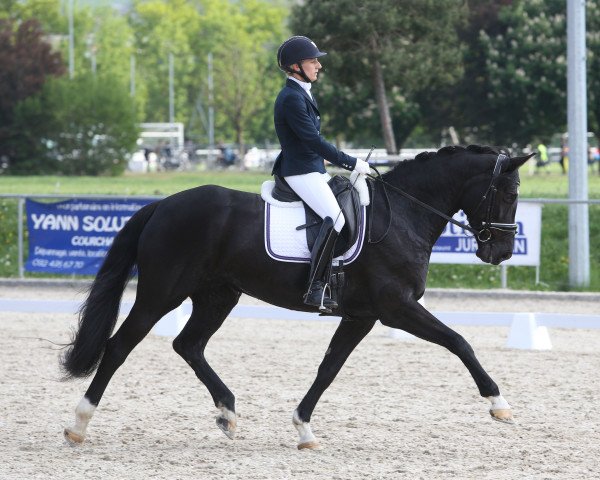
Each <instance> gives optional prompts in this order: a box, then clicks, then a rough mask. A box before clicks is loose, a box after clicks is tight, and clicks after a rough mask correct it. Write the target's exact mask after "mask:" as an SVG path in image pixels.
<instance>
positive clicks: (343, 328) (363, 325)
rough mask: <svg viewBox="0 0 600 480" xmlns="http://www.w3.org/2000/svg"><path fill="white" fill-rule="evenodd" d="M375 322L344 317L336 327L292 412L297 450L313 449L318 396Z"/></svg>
mask: <svg viewBox="0 0 600 480" xmlns="http://www.w3.org/2000/svg"><path fill="white" fill-rule="evenodd" d="M373 325H375V320H374V319H360V320H348V319H344V320H342V322H341V323H340V325H339V326H338V328H337V330H336V331H335V334H334V335H333V338H332V339H331V342H330V343H329V348H327V352H326V353H325V358H323V361H322V362H321V365H319V371H318V372H317V378H315V381H314V382H313V384H312V385H311V387H310V389H309V390H308V392H307V393H306V395H305V396H304V398H303V399H302V401H301V402H300V405H298V408H297V409H296V410H295V411H294V416H293V418H292V421H293V423H294V426H295V427H296V430H298V433H299V434H300V442H299V443H298V449H303V448H311V449H312V448H317V447H318V446H319V443H318V441H317V439H316V438H315V436H314V435H313V433H312V431H311V428H310V417H311V415H312V412H313V410H314V409H315V406H316V405H317V402H318V401H319V398H321V395H323V392H324V391H325V390H326V389H327V387H329V385H331V382H333V379H334V378H335V377H336V375H337V374H338V372H339V371H340V369H341V368H342V366H343V365H344V362H345V361H346V360H347V359H348V357H349V356H350V354H351V353H352V351H353V350H354V349H355V348H356V346H357V345H358V344H359V343H360V342H361V340H362V339H363V338H365V336H366V335H367V334H368V333H369V332H370V331H371V329H372V328H373Z"/></svg>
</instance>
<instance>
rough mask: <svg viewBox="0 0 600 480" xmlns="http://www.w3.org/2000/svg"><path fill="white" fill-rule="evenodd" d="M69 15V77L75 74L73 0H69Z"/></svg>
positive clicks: (71, 77)
mask: <svg viewBox="0 0 600 480" xmlns="http://www.w3.org/2000/svg"><path fill="white" fill-rule="evenodd" d="M67 15H68V16H69V78H70V79H73V77H74V76H75V34H74V28H73V0H69V4H68V12H67Z"/></svg>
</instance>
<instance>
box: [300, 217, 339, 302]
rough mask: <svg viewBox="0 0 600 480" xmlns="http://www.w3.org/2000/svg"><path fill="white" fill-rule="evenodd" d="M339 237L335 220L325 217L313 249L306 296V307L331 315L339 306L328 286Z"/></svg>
mask: <svg viewBox="0 0 600 480" xmlns="http://www.w3.org/2000/svg"><path fill="white" fill-rule="evenodd" d="M337 237H338V233H337V232H336V231H335V230H334V229H333V220H331V218H329V217H325V218H324V219H323V223H322V225H321V230H319V235H318V236H317V239H316V240H315V244H314V246H313V249H312V253H311V259H310V275H309V277H308V291H307V292H306V294H305V295H304V303H305V304H306V305H313V306H315V307H319V310H321V311H322V312H325V313H331V309H333V308H337V306H338V305H337V303H336V302H335V301H334V300H332V299H331V291H330V290H329V285H328V283H329V278H328V276H329V273H330V271H331V260H332V258H333V247H334V246H335V241H336V240H337Z"/></svg>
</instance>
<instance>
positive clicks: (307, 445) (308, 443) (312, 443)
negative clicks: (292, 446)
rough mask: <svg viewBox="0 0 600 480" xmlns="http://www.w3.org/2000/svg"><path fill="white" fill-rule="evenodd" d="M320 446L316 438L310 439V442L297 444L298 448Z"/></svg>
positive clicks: (316, 447)
mask: <svg viewBox="0 0 600 480" xmlns="http://www.w3.org/2000/svg"><path fill="white" fill-rule="evenodd" d="M320 448H321V445H319V442H318V441H317V440H311V441H310V442H303V443H299V444H298V450H305V449H306V450H318V449H320Z"/></svg>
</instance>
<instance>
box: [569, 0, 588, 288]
mask: <svg viewBox="0 0 600 480" xmlns="http://www.w3.org/2000/svg"><path fill="white" fill-rule="evenodd" d="M585 57H586V50H585V0H567V110H568V118H567V120H568V124H569V139H568V145H569V198H570V199H572V200H587V198H588V181H587V157H588V151H587V150H588V149H587V94H586V58H585ZM589 237H590V233H589V212H588V205H587V204H586V203H582V204H574V205H570V206H569V283H570V285H571V286H573V287H586V286H588V285H589V284H590V244H589V241H590V238H589Z"/></svg>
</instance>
